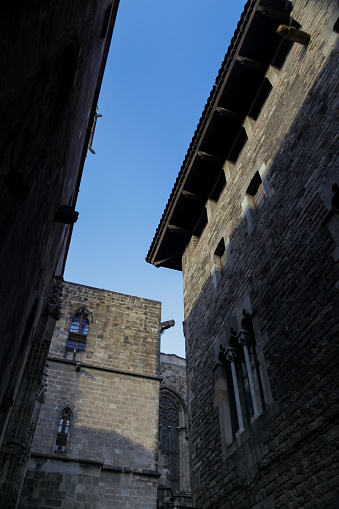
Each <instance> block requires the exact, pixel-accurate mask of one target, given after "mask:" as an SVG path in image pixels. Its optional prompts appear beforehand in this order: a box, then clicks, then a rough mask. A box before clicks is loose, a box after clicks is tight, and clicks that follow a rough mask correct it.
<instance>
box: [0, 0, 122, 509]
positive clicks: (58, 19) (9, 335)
mask: <svg viewBox="0 0 339 509" xmlns="http://www.w3.org/2000/svg"><path fill="white" fill-rule="evenodd" d="M118 3H119V1H118V0H113V1H111V0H98V1H96V2H93V1H89V0H83V1H78V0H75V1H72V2H68V1H64V0H62V1H60V2H53V1H49V0H43V1H42V0H41V1H40V0H38V1H35V2H24V1H21V0H19V1H18V2H16V3H15V4H13V3H11V2H3V3H2V6H1V21H0V25H1V30H0V55H1V56H0V60H1V69H2V72H1V84H0V121H1V140H0V201H1V214H0V260H1V264H0V279H1V290H0V308H1V312H2V315H1V320H0V338H1V348H0V500H1V504H2V507H4V508H6V509H12V508H15V507H16V506H17V501H18V497H19V494H20V490H21V486H22V482H23V479H24V475H25V468H26V463H27V459H28V457H29V452H30V446H31V441H32V438H33V435H34V428H35V424H36V419H37V415H38V407H39V405H40V404H41V402H42V400H43V397H44V387H43V385H44V377H43V371H44V366H45V362H46V356H47V353H48V348H49V344H50V341H51V337H52V333H53V327H54V325H55V321H56V320H57V319H58V317H59V307H60V302H59V295H60V292H61V288H60V287H61V283H62V275H63V271H64V265H65V261H66V256H67V251H68V246H69V242H70V238H71V233H72V227H73V224H74V222H75V221H76V219H77V213H76V212H75V211H74V208H75V204H76V199H77V194H78V190H79V185H80V180H81V174H82V169H83V165H84V161H85V157H86V153H87V148H88V144H89V142H90V137H91V130H92V125H93V120H94V118H95V111H96V105H97V100H98V96H99V90H100V86H101V81H102V76H103V72H104V68H105V64H106V59H107V55H108V49H109V46H110V41H111V36H112V32H113V27H114V23H115V18H116V14H117V8H118Z"/></svg>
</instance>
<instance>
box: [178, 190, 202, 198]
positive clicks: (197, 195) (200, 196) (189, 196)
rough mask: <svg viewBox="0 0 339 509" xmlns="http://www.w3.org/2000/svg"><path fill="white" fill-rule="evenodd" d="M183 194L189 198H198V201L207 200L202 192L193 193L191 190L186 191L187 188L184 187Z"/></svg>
mask: <svg viewBox="0 0 339 509" xmlns="http://www.w3.org/2000/svg"><path fill="white" fill-rule="evenodd" d="M182 195H183V196H184V197H185V198H188V199H189V200H197V201H202V200H206V198H204V196H202V195H201V194H195V193H191V191H186V189H183V191H182Z"/></svg>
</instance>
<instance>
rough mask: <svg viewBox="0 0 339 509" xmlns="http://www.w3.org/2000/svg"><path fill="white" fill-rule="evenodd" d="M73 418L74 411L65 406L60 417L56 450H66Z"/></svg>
mask: <svg viewBox="0 0 339 509" xmlns="http://www.w3.org/2000/svg"><path fill="white" fill-rule="evenodd" d="M71 420H72V412H71V410H70V409H69V408H64V410H63V411H62V412H61V414H60V417H59V426H58V434H57V437H56V441H55V446H54V452H66V445H67V439H68V434H69V428H70V425H71Z"/></svg>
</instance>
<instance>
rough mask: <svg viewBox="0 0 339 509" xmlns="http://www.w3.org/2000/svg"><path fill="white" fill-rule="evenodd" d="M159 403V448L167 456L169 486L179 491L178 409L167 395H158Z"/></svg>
mask: <svg viewBox="0 0 339 509" xmlns="http://www.w3.org/2000/svg"><path fill="white" fill-rule="evenodd" d="M159 405H160V408H159V441H160V450H161V452H162V453H163V455H165V456H166V457H167V462H168V463H167V469H168V477H169V481H170V485H171V488H172V490H173V491H179V489H180V471H179V437H178V430H179V410H178V408H177V406H176V404H175V403H174V402H173V400H172V399H171V398H169V397H167V396H161V397H160V403H159Z"/></svg>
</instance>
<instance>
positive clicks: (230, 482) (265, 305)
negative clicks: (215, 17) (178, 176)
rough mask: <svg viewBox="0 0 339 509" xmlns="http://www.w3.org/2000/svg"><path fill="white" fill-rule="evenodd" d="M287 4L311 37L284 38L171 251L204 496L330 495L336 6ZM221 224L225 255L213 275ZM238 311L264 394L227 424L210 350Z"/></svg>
mask: <svg viewBox="0 0 339 509" xmlns="http://www.w3.org/2000/svg"><path fill="white" fill-rule="evenodd" d="M293 4H294V6H293V11H292V13H291V15H292V16H293V18H294V19H295V20H296V21H297V22H298V23H299V24H301V26H302V29H303V30H305V31H306V32H309V33H310V34H311V42H310V44H309V45H308V46H307V47H305V46H301V45H299V44H293V46H292V49H291V51H290V53H289V55H288V57H287V60H286V62H285V64H284V65H283V67H282V69H281V71H280V73H278V77H277V81H276V82H275V84H274V86H273V88H272V91H271V93H270V95H269V96H268V99H267V100H266V102H265V104H264V106H263V108H262V110H261V113H260V115H259V117H258V119H257V120H256V122H253V124H252V125H253V131H252V132H251V134H249V136H248V140H247V143H246V144H245V146H244V148H243V150H242V152H241V154H240V156H239V158H238V160H237V161H236V162H235V167H234V168H233V170H232V171H231V173H230V175H229V176H228V178H227V185H226V187H225V188H224V190H223V192H222V194H221V196H220V198H219V200H218V203H217V204H216V207H215V210H214V213H213V215H212V216H211V217H210V219H209V222H208V224H207V226H206V228H205V230H204V231H203V233H202V235H201V237H200V239H199V242H198V245H197V246H196V244H197V242H196V239H195V241H194V243H192V245H190V246H189V247H188V249H187V250H186V253H185V255H184V257H183V279H184V302H185V322H186V352H187V373H188V379H187V384H188V414H189V419H190V422H189V427H190V454H191V475H192V490H193V494H194V503H195V504H196V505H200V506H201V507H202V508H203V509H212V508H213V509H222V508H226V507H227V508H228V507H235V508H245V507H246V509H248V508H251V507H253V508H256V509H263V508H270V509H272V508H283V507H284V508H285V507H289V508H306V509H311V508H315V507H317V508H321V507H336V505H337V504H338V489H339V484H338V477H337V472H338V467H339V465H338V442H337V437H338V410H339V408H338V403H337V398H336V394H337V392H338V357H337V355H336V351H337V348H338V340H337V338H338V320H337V309H338V304H339V296H338V276H339V274H338V264H337V260H338V255H337V247H338V242H339V237H338V235H337V232H338V230H337V229H336V227H335V224H336V223H335V221H336V219H335V218H336V213H335V212H333V211H332V212H330V213H329V210H330V209H331V199H332V196H333V194H332V191H331V187H332V184H333V183H335V182H338V179H339V168H338V155H337V154H338V151H337V144H338V127H339V125H338V118H339V101H338V95H337V93H336V90H337V83H338V35H337V34H336V33H335V32H334V31H333V26H334V24H335V22H336V20H337V19H338V16H339V11H338V6H337V2H334V1H329V0H328V1H326V2H318V1H316V0H312V1H306V0H296V1H295V2H293ZM258 37H260V34H258ZM257 171H259V172H260V175H261V178H262V182H263V185H264V188H265V191H266V197H265V200H264V204H263V206H262V207H261V209H260V210H259V213H258V214H255V213H254V212H253V210H251V207H250V205H249V198H248V196H247V190H248V187H249V185H250V183H251V180H252V179H253V177H254V175H255V173H256V172H257ZM221 237H223V238H224V239H225V241H226V240H227V239H229V240H230V244H229V252H228V256H229V262H231V263H229V264H228V267H227V268H226V270H225V272H224V274H223V275H222V276H221V277H220V279H219V280H218V281H217V282H216V281H214V280H213V277H212V275H211V272H212V271H213V270H212V269H213V253H214V250H215V246H217V245H218V242H219V241H220V239H221ZM193 244H194V245H193ZM243 310H245V311H246V312H248V313H250V316H251V323H252V325H251V326H252V327H253V331H252V332H253V338H254V339H253V341H254V344H255V347H256V349H257V356H258V363H259V366H260V370H261V376H262V385H263V389H262V392H263V399H265V403H264V409H263V410H261V411H260V412H259V413H260V415H259V416H257V417H256V418H255V419H253V418H252V419H251V420H250V419H249V420H248V423H247V424H245V429H244V431H242V432H238V433H236V434H234V433H233V434H232V430H231V431H230V429H229V428H230V427H231V423H230V421H228V420H227V419H230V411H229V408H230V406H231V404H232V402H231V395H230V392H231V391H230V389H229V387H230V384H231V382H230V379H231V374H230V371H228V373H229V374H228V375H227V376H226V375H225V372H226V371H223V370H226V367H225V366H224V365H223V363H222V362H221V365H220V355H219V354H221V353H222V352H221V350H220V344H221V345H222V346H223V348H227V347H229V345H230V343H231V337H232V332H231V328H233V329H235V330H236V331H239V330H240V329H241V328H242V323H243V319H244V315H243ZM223 360H224V357H223ZM244 365H245V360H244V359H243V361H242V367H241V366H240V367H238V368H237V369H244V368H243V366H244ZM223 373H224V374H223ZM237 374H239V372H237ZM227 377H228V378H227ZM239 390H240V389H239ZM240 404H241V405H243V404H244V402H243V401H240ZM233 406H234V405H233ZM227 416H228V417H227ZM232 419H233V420H234V415H233V417H232Z"/></svg>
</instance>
